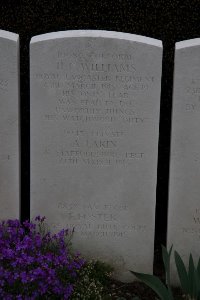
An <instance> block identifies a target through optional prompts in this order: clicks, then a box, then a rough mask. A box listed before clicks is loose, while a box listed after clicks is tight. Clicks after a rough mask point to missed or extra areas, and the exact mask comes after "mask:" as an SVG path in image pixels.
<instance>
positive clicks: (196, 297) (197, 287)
mask: <svg viewBox="0 0 200 300" xmlns="http://www.w3.org/2000/svg"><path fill="white" fill-rule="evenodd" d="M174 257H175V263H176V268H177V271H178V276H179V281H180V285H181V288H182V290H183V292H184V294H185V295H187V298H188V299H189V300H200V259H199V261H198V264H197V267H195V265H194V261H193V257H192V255H191V254H190V257H189V267H188V272H187V270H186V267H185V265H184V263H183V261H182V259H181V257H180V255H179V254H178V253H177V252H176V251H175V253H174Z"/></svg>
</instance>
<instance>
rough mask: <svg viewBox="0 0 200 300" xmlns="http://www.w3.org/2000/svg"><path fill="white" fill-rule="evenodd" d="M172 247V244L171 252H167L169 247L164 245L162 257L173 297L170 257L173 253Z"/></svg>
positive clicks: (169, 290) (169, 289) (168, 285)
mask: <svg viewBox="0 0 200 300" xmlns="http://www.w3.org/2000/svg"><path fill="white" fill-rule="evenodd" d="M172 248H173V245H172V246H171V248H170V250H169V253H168V252H167V249H166V248H165V247H164V246H162V258H163V262H164V266H165V274H166V283H167V287H168V292H169V294H170V296H171V297H172V289H171V286H170V258H171V253H172Z"/></svg>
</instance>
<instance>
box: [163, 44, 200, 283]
mask: <svg viewBox="0 0 200 300" xmlns="http://www.w3.org/2000/svg"><path fill="white" fill-rule="evenodd" d="M172 116H173V117H172V137H171V162H170V184H169V208H168V242H167V244H168V248H170V246H171V245H172V244H173V247H174V250H177V251H178V252H179V253H180V255H181V256H182V257H183V259H184V261H185V262H188V259H189V254H190V253H192V254H193V255H194V257H195V258H196V259H197V258H198V257H199V256H200V39H194V40H188V41H183V42H178V43H176V51H175V74H174V91H173V113H172ZM172 283H173V284H175V285H176V284H177V283H178V280H177V276H176V271H175V265H174V264H172Z"/></svg>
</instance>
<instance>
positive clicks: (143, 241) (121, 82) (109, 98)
mask: <svg viewBox="0 0 200 300" xmlns="http://www.w3.org/2000/svg"><path fill="white" fill-rule="evenodd" d="M30 51H31V52H30V53H31V65H30V67H31V216H32V217H34V216H36V215H38V214H40V215H45V216H46V217H47V220H48V222H49V224H50V227H51V228H54V229H55V230H58V229H61V228H63V227H68V228H70V229H73V228H74V229H75V232H74V235H73V244H74V247H75V248H76V249H78V250H80V251H81V252H82V253H83V254H84V255H86V256H87V257H93V258H99V259H101V260H105V261H108V262H109V263H111V264H113V265H114V266H115V270H116V273H115V275H116V277H117V278H119V279H121V280H124V281H128V280H133V277H132V275H130V273H129V271H128V270H130V269H132V270H135V271H140V272H152V265H153V248H154V218H155V202H156V171H157V148H158V131H159V106H160V81H161V64H162V43H161V42H160V41H158V40H154V39H150V38H146V37H142V36H136V35H131V34H126V33H119V32H106V31H92V30H89V31H87V30H84V31H81V30H78V31H66V32H56V33H50V34H45V35H41V36H37V37H34V38H32V40H31V47H30Z"/></svg>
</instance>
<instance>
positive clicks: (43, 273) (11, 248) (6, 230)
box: [0, 216, 85, 300]
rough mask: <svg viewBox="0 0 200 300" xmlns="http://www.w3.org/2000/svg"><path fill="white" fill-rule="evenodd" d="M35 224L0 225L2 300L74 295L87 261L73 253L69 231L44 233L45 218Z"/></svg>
mask: <svg viewBox="0 0 200 300" xmlns="http://www.w3.org/2000/svg"><path fill="white" fill-rule="evenodd" d="M35 221H36V222H38V224H34V223H31V222H29V221H25V222H23V224H21V223H20V222H19V220H8V221H3V222H1V223H0V299H7V300H12V299H18V300H21V299H23V300H34V299H37V298H40V297H41V296H42V297H45V298H46V297H48V298H49V295H52V296H55V298H56V299H57V297H58V298H59V299H69V297H70V296H71V295H72V293H73V283H74V278H75V277H76V275H77V271H78V270H79V269H80V268H81V267H82V266H83V265H84V263H85V261H84V260H83V259H82V258H81V257H80V255H72V254H71V253H70V251H69V249H68V245H67V243H66V241H65V239H66V237H67V236H68V235H69V234H70V231H69V230H66V229H65V230H64V229H63V230H61V231H60V232H59V233H57V234H54V235H51V233H50V232H45V231H44V221H45V217H40V216H38V217H36V219H35ZM24 295H26V296H24Z"/></svg>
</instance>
